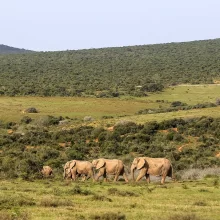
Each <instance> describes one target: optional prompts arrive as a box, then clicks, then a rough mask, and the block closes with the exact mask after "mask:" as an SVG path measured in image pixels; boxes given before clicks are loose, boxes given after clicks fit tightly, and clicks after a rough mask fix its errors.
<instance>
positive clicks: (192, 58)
mask: <svg viewBox="0 0 220 220" xmlns="http://www.w3.org/2000/svg"><path fill="white" fill-rule="evenodd" d="M219 60H220V39H215V40H204V41H193V42H186V43H169V44H157V45H144V46H130V47H118V48H104V49H89V50H77V51H60V52H40V53H28V54H16V55H14V54H13V55H4V56H0V94H2V95H6V96H17V95H21V96H23V95H31V96H55V95H56V96H96V97H112V96H114V97H116V96H121V95H132V96H145V95H147V93H148V92H155V91H160V90H162V89H163V88H164V87H167V86H169V85H173V84H182V83H191V84H200V83H213V80H214V79H219V77H220V62H219ZM15 85H16V86H15Z"/></svg>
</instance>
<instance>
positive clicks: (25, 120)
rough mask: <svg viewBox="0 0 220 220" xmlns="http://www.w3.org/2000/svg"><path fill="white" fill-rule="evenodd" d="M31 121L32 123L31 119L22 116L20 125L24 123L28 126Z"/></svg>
mask: <svg viewBox="0 0 220 220" xmlns="http://www.w3.org/2000/svg"><path fill="white" fill-rule="evenodd" d="M31 121H32V118H30V117H28V116H24V117H23V118H22V119H21V123H24V124H29V123H30V122H31Z"/></svg>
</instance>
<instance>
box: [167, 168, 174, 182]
mask: <svg viewBox="0 0 220 220" xmlns="http://www.w3.org/2000/svg"><path fill="white" fill-rule="evenodd" d="M167 176H169V177H171V178H172V179H174V175H173V166H172V165H170V169H169V171H168V174H167Z"/></svg>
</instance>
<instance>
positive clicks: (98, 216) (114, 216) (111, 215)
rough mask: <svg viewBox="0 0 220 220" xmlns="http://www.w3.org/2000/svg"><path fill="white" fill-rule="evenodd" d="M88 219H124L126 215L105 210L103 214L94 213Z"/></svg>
mask: <svg viewBox="0 0 220 220" xmlns="http://www.w3.org/2000/svg"><path fill="white" fill-rule="evenodd" d="M90 219H95V220H125V219H126V216H125V215H124V214H122V213H120V212H118V213H115V212H106V213H103V214H95V215H91V216H90Z"/></svg>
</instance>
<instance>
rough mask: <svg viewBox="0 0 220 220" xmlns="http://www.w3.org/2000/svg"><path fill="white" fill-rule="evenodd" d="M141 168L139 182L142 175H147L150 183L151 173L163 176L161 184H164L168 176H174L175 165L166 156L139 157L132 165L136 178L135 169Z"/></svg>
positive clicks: (132, 172)
mask: <svg viewBox="0 0 220 220" xmlns="http://www.w3.org/2000/svg"><path fill="white" fill-rule="evenodd" d="M135 169H138V170H140V172H139V175H138V177H137V179H136V182H138V181H139V180H140V179H141V178H142V177H144V176H145V177H146V180H147V182H148V183H150V175H153V176H162V178H161V184H164V182H165V179H166V177H167V176H169V177H171V178H173V167H172V164H171V162H170V161H169V160H168V159H166V158H151V157H137V158H135V159H134V160H133V163H132V165H131V175H132V178H133V180H134V170H135Z"/></svg>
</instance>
